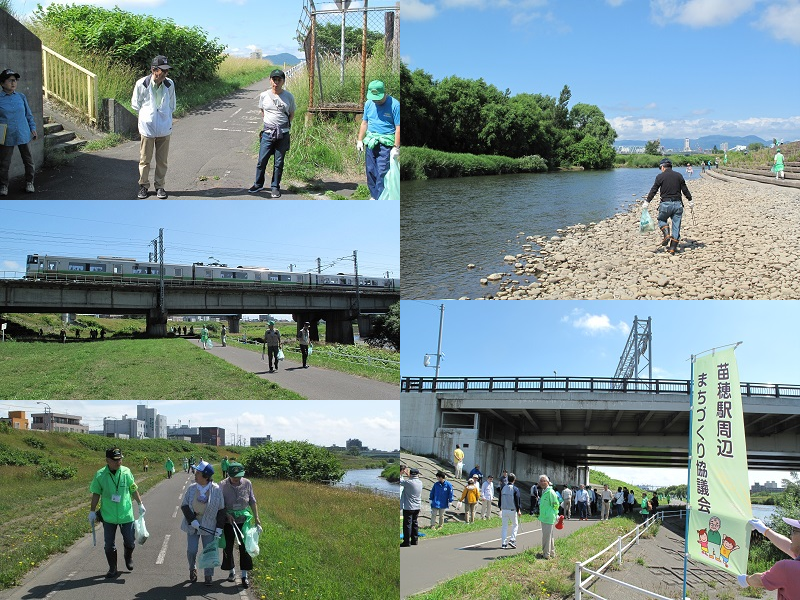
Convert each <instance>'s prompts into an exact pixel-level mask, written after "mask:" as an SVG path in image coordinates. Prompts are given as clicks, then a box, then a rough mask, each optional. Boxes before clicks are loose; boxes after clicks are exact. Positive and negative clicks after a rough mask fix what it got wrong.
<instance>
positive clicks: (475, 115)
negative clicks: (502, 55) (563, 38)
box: [401, 65, 617, 178]
mask: <svg viewBox="0 0 800 600" xmlns="http://www.w3.org/2000/svg"><path fill="white" fill-rule="evenodd" d="M401 80H402V81H403V112H404V113H405V114H406V121H405V122H406V125H405V126H404V127H403V144H404V145H405V146H406V148H404V150H403V152H404V158H403V161H402V162H406V161H407V160H408V158H407V155H408V154H409V152H408V150H409V148H408V146H411V147H425V148H428V149H430V150H440V151H443V152H448V153H457V154H466V155H470V154H471V155H478V156H490V157H508V158H512V159H522V158H523V157H528V158H532V157H536V158H537V159H539V160H543V161H544V163H545V164H546V165H547V168H548V169H550V170H555V169H557V168H565V167H567V168H568V167H572V166H579V167H582V168H584V169H608V168H611V167H612V166H613V164H614V155H615V153H614V149H613V147H612V144H613V142H614V140H615V139H616V137H617V134H616V132H615V131H614V129H613V128H612V127H611V125H610V123H609V122H608V121H607V120H606V118H605V115H604V114H603V112H602V111H601V110H600V109H599V108H598V107H597V106H594V105H592V104H585V103H577V104H575V105H573V106H572V107H571V108H570V107H569V102H570V99H571V97H572V92H571V91H570V89H569V87H568V86H566V85H565V86H564V87H563V88H562V90H561V93H560V94H559V96H558V98H555V97H552V96H548V95H545V94H530V93H520V94H516V95H513V96H512V95H511V91H510V90H508V89H506V90H505V91H501V90H500V89H498V88H497V87H495V86H494V85H491V84H487V83H486V82H485V81H484V80H483V79H478V80H474V79H464V78H461V77H456V76H452V77H446V78H444V79H441V80H439V81H436V80H434V79H433V77H432V76H431V75H430V74H428V73H426V72H425V71H423V70H422V69H417V70H415V71H410V70H409V69H408V68H407V67H405V66H404V65H403V66H401ZM423 158H429V159H431V160H434V161H441V158H440V157H438V156H436V155H428V154H422V155H417V159H418V160H421V159H423ZM488 164H490V163H487V165H488ZM507 164H508V163H504V162H500V163H498V165H497V166H498V168H499V169H501V170H497V171H494V172H496V173H505V172H508V171H505V170H502V169H505V168H506V167H507ZM427 170H428V171H429V172H430V173H431V174H430V175H427V176H461V175H462V174H473V175H474V174H486V173H484V172H483V171H481V172H477V173H476V172H467V173H462V172H461V171H459V170H458V169H437V168H436V167H435V166H431V167H428V168H427ZM423 175H426V167H424V166H423V167H419V166H418V167H415V168H413V169H407V170H406V171H405V173H404V174H403V176H404V177H406V178H410V177H415V178H419V177H421V176H423Z"/></svg>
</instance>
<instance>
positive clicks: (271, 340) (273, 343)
mask: <svg viewBox="0 0 800 600" xmlns="http://www.w3.org/2000/svg"><path fill="white" fill-rule="evenodd" d="M281 346H282V344H281V332H280V331H278V330H277V329H275V321H270V322H269V323H268V324H267V329H266V331H265V332H264V347H265V348H266V350H267V356H268V359H269V372H270V373H272V371H273V369H272V360H273V359H274V360H275V371H277V370H278V350H280V349H281ZM261 360H264V350H263V349H262V351H261Z"/></svg>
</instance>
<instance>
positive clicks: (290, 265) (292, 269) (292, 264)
mask: <svg viewBox="0 0 800 600" xmlns="http://www.w3.org/2000/svg"><path fill="white" fill-rule="evenodd" d="M296 266H297V265H296V264H294V263H289V273H294V268H295V267H296Z"/></svg>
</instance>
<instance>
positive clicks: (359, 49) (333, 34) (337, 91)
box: [297, 0, 400, 113]
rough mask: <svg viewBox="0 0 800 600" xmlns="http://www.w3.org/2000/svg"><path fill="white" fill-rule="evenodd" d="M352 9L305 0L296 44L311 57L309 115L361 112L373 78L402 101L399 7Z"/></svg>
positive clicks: (341, 1) (338, 1) (345, 0)
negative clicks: (382, 83) (400, 88)
mask: <svg viewBox="0 0 800 600" xmlns="http://www.w3.org/2000/svg"><path fill="white" fill-rule="evenodd" d="M317 4H318V6H317ZM351 4H355V3H351V2H350V0H335V2H328V3H325V4H323V3H322V2H317V3H316V4H315V2H314V0H304V6H303V15H302V17H301V19H300V24H299V26H298V29H297V36H298V38H297V39H298V42H299V43H300V44H301V45H302V47H303V48H304V50H305V55H306V62H305V65H306V72H307V75H308V95H309V97H308V111H309V113H332V112H333V113H335V112H345V113H348V112H349V113H353V112H360V111H361V108H362V107H363V105H364V100H365V98H366V92H367V84H368V83H369V82H370V81H372V80H374V79H380V80H381V81H383V82H384V83H385V84H386V90H387V92H388V93H389V94H391V95H392V96H394V97H399V91H400V90H399V87H400V4H399V3H398V4H395V5H394V6H379V7H369V6H368V0H363V1H362V2H358V4H360V5H362V6H360V7H358V8H354V7H352V6H351Z"/></svg>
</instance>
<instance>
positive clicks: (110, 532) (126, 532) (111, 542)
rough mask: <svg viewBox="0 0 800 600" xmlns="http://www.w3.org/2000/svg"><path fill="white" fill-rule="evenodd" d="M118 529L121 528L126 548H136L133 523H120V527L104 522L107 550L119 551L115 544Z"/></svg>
mask: <svg viewBox="0 0 800 600" xmlns="http://www.w3.org/2000/svg"><path fill="white" fill-rule="evenodd" d="M117 527H119V530H120V531H121V532H122V544H123V545H124V546H125V547H126V548H134V547H135V546H136V540H135V539H134V537H133V521H131V522H130V523H120V524H119V525H117V524H116V523H106V522H105V521H104V522H103V538H104V540H105V549H106V550H116V549H117V545H116V542H115V538H116V537H117Z"/></svg>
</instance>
